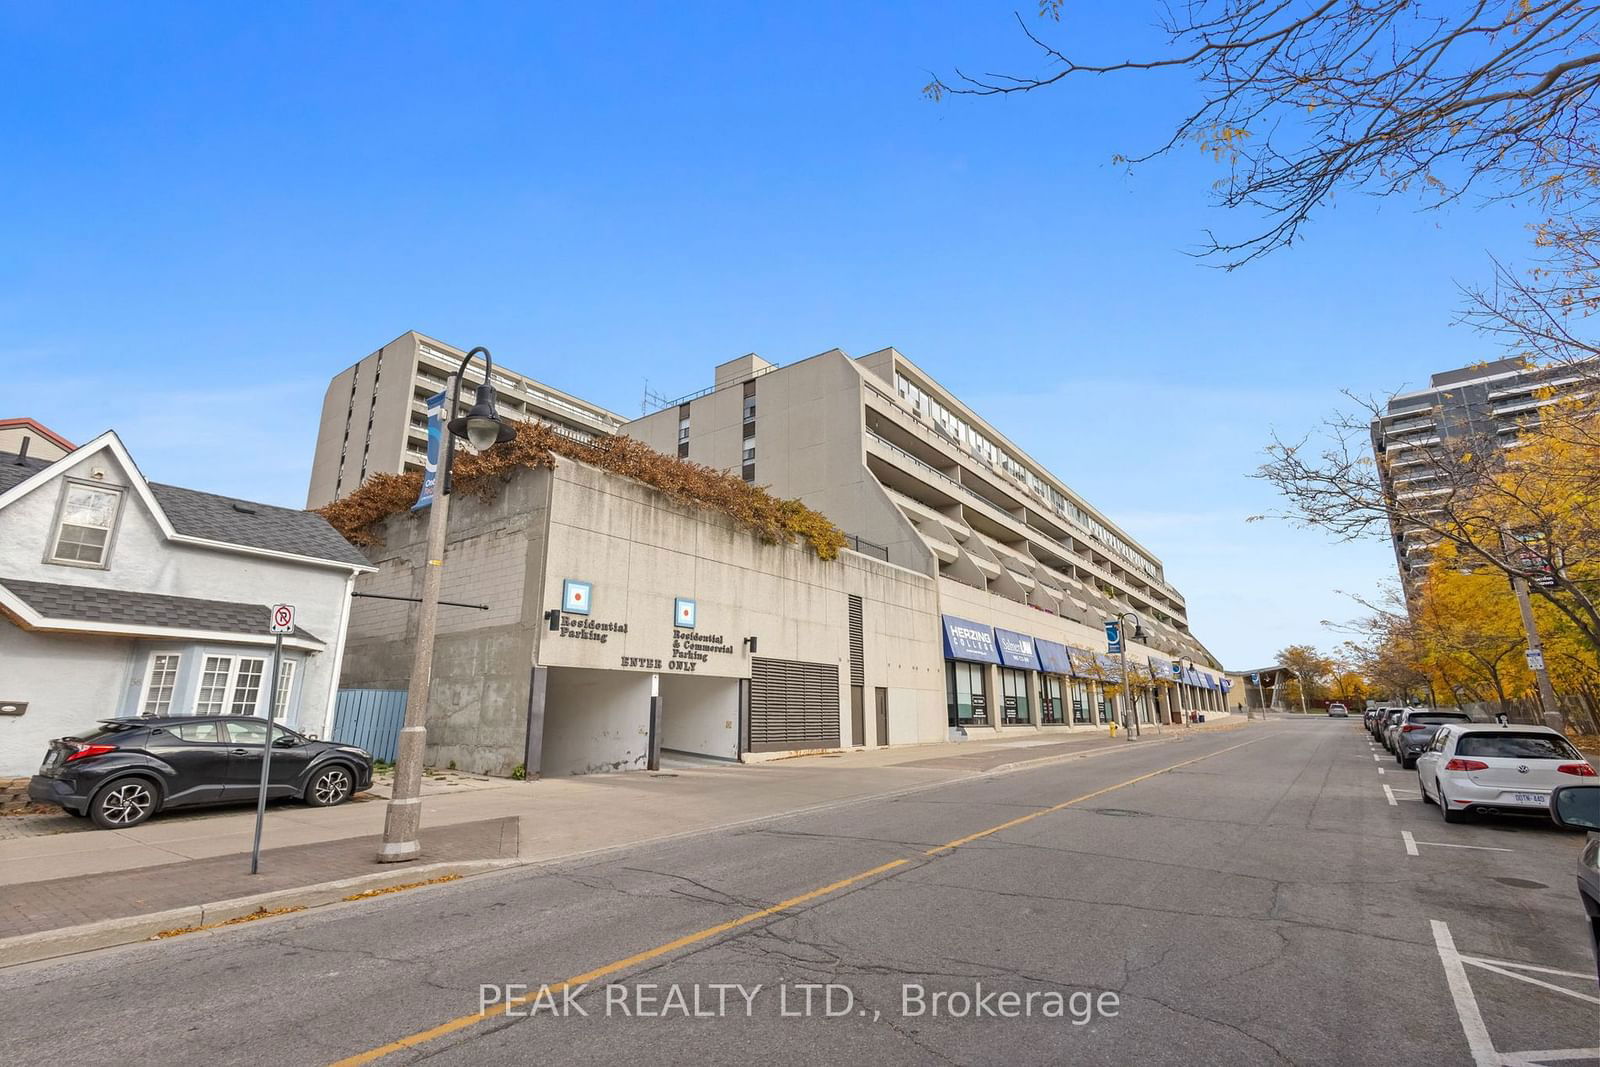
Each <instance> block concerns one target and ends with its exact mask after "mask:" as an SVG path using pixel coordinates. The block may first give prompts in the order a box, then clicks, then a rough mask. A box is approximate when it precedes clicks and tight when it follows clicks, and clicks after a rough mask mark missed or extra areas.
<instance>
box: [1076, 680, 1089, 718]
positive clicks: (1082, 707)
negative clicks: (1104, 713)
mask: <svg viewBox="0 0 1600 1067" xmlns="http://www.w3.org/2000/svg"><path fill="white" fill-rule="evenodd" d="M1072 721H1073V722H1074V723H1077V724H1080V725H1084V724H1088V723H1090V722H1092V721H1093V720H1092V719H1090V718H1089V687H1088V685H1086V684H1085V683H1083V682H1080V681H1077V680H1074V681H1073V683H1072Z"/></svg>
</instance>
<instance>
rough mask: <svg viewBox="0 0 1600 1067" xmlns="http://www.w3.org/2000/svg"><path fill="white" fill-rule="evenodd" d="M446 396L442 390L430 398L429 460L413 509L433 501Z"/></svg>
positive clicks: (425, 505)
mask: <svg viewBox="0 0 1600 1067" xmlns="http://www.w3.org/2000/svg"><path fill="white" fill-rule="evenodd" d="M444 398H445V394H444V393H443V392H442V391H441V392H438V393H435V394H433V395H432V396H430V397H429V398H428V462H427V464H426V465H425V466H424V467H423V468H422V491H421V492H420V493H418V494H417V502H416V503H415V504H412V505H411V510H412V511H421V510H422V509H423V508H425V507H427V506H428V505H430V504H432V503H433V491H434V486H435V485H436V483H437V482H438V480H439V447H440V443H441V439H442V438H443V436H444Z"/></svg>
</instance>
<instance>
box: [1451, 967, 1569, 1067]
mask: <svg viewBox="0 0 1600 1067" xmlns="http://www.w3.org/2000/svg"><path fill="white" fill-rule="evenodd" d="M1461 959H1462V961H1463V962H1465V963H1492V964H1494V965H1495V966H1496V967H1510V968H1511V969H1512V970H1514V971H1533V972H1534V973H1535V974H1559V975H1561V976H1562V977H1563V978H1582V979H1583V980H1584V981H1586V982H1587V981H1588V980H1589V975H1587V974H1585V973H1584V972H1583V971H1563V970H1561V969H1559V968H1557V967H1538V966H1535V965H1534V964H1532V963H1516V962H1514V961H1512V960H1491V959H1488V958H1487V957H1484V956H1462V957H1461ZM1523 1055H1527V1053H1523Z"/></svg>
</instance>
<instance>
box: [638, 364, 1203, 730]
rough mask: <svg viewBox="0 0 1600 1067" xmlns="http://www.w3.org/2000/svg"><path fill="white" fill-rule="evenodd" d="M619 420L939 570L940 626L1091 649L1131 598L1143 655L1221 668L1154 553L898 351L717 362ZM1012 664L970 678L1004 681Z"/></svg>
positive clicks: (894, 557) (866, 542) (660, 444)
mask: <svg viewBox="0 0 1600 1067" xmlns="http://www.w3.org/2000/svg"><path fill="white" fill-rule="evenodd" d="M625 432H626V433H628V434H630V435H632V436H634V437H637V438H639V439H640V440H642V441H644V442H645V443H646V444H649V445H651V446H652V447H654V448H657V449H659V450H661V451H665V452H667V453H669V454H673V453H675V454H676V455H678V456H680V457H683V458H687V459H690V460H693V461H695V462H698V463H703V464H706V465H708V466H712V467H716V468H719V469H722V470H727V471H733V472H738V473H740V474H742V476H743V477H744V478H745V479H746V480H747V481H755V482H759V483H761V484H763V485H765V486H768V487H769V488H770V489H771V490H772V491H773V492H774V493H776V494H778V495H779V496H785V497H798V498H800V499H801V500H803V501H805V502H806V503H807V504H809V505H811V506H812V507H814V508H816V509H817V510H819V511H821V512H822V513H824V514H826V515H827V516H829V517H830V518H831V519H833V520H834V522H835V523H837V524H838V525H839V526H840V527H841V528H842V529H844V530H845V531H846V533H848V534H850V535H851V536H852V538H853V539H854V540H853V547H855V548H856V549H857V550H858V551H862V552H867V553H872V554H877V555H879V556H881V557H882V558H884V559H886V560H888V561H890V562H892V563H896V564H899V565H901V566H905V567H910V568H913V569H915V570H919V571H922V572H924V573H927V574H930V575H933V576H935V577H936V578H937V579H938V585H939V590H940V601H941V611H945V610H949V611H950V612H951V616H949V617H947V620H946V621H947V625H948V624H949V623H950V621H951V617H954V616H955V613H958V612H959V613H960V617H957V618H955V621H956V622H957V623H959V622H960V621H961V619H963V618H972V619H978V620H982V621H991V620H992V621H993V622H994V625H995V626H996V627H1001V626H1006V627H1016V628H1018V629H1021V628H1022V627H1026V628H1027V630H1026V632H1028V633H1033V634H1036V635H1039V636H1040V637H1042V638H1043V639H1045V641H1046V642H1060V643H1063V644H1067V645H1069V646H1073V647H1076V648H1077V649H1079V650H1082V649H1083V647H1084V646H1092V644H1093V643H1094V642H1095V641H1097V640H1099V641H1103V640H1104V637H1103V635H1102V634H1101V633H1100V631H1101V627H1102V625H1103V622H1104V621H1105V620H1106V619H1109V618H1111V617H1113V616H1114V615H1116V614H1117V613H1119V612H1122V611H1127V610H1130V609H1131V610H1133V611H1135V612H1137V613H1138V615H1139V617H1140V618H1141V619H1142V620H1143V622H1144V627H1145V630H1146V631H1147V632H1148V634H1149V639H1148V641H1147V642H1145V643H1144V647H1142V648H1140V649H1139V650H1138V651H1139V652H1142V653H1148V652H1158V653H1160V654H1161V657H1162V658H1161V660H1160V662H1161V664H1162V665H1163V667H1170V666H1171V662H1170V659H1168V658H1167V657H1178V658H1188V659H1190V660H1192V661H1195V662H1199V663H1202V664H1207V665H1211V666H1216V661H1215V660H1214V659H1213V658H1212V657H1211V655H1210V654H1209V653H1208V652H1207V651H1206V649H1205V647H1204V646H1203V645H1202V644H1201V643H1200V642H1199V641H1198V640H1196V639H1195V637H1194V636H1193V635H1192V634H1191V633H1190V630H1189V618H1188V609H1187V606H1186V604H1185V601H1184V598H1183V596H1182V594H1180V593H1179V592H1178V590H1177V589H1176V588H1175V587H1174V586H1173V585H1172V584H1171V583H1170V582H1168V581H1167V579H1166V576H1165V574H1164V573H1163V570H1162V565H1161V561H1160V559H1158V558H1157V557H1156V556H1155V555H1154V554H1153V553H1151V552H1150V551H1149V550H1148V549H1147V548H1145V547H1144V546H1143V545H1141V544H1139V543H1138V541H1136V540H1135V539H1134V538H1133V537H1132V536H1131V535H1129V534H1128V533H1127V532H1126V531H1124V530H1122V529H1120V528H1118V527H1117V525H1116V524H1115V523H1114V522H1112V521H1111V520H1110V519H1109V518H1108V517H1106V516H1105V515H1104V514H1103V513H1102V512H1100V511H1098V510H1096V509H1095V508H1094V507H1093V506H1092V505H1090V504H1089V503H1088V502H1087V501H1086V500H1084V499H1083V498H1082V497H1081V496H1079V495H1078V494H1077V493H1075V492H1074V491H1073V490H1072V489H1071V488H1070V487H1069V486H1067V484H1066V483H1065V482H1063V481H1062V480H1061V479H1059V478H1057V477H1056V476H1055V475H1054V474H1052V473H1051V472H1050V471H1048V470H1046V469H1045V467H1044V466H1043V465H1042V464H1040V463H1038V462H1037V461H1035V460H1034V459H1032V458H1031V457H1030V456H1029V455H1028V454H1027V453H1026V452H1024V451H1023V450H1022V449H1021V448H1019V447H1017V446H1016V445H1015V444H1013V443H1012V442H1011V441H1009V440H1008V439H1007V438H1006V436H1005V435H1004V434H1002V433H1001V432H1000V431H999V430H997V429H995V428H994V427H993V426H992V425H990V424H989V423H988V422H987V421H985V420H984V419H983V418H982V417H981V416H979V415H978V414H977V413H976V412H974V411H972V410H971V409H970V408H968V407H967V406H966V405H965V404H964V403H962V402H961V401H960V400H959V399H958V398H956V397H955V396H953V395H952V394H951V393H950V392H949V391H948V390H946V389H944V388H943V387H941V386H940V385H939V384H938V383H937V382H935V381H934V380H933V378H932V377H931V376H930V375H929V374H927V373H926V372H925V371H923V370H921V369H920V368H919V367H917V366H916V365H915V364H914V363H912V362H911V361H910V360H908V359H907V358H906V357H905V356H903V355H901V354H900V353H899V352H897V351H895V350H894V349H892V348H886V349H882V350H881V351H878V352H873V353H871V354H870V355H866V356H862V357H860V358H859V359H852V358H851V357H849V356H847V355H846V354H845V353H843V352H840V351H838V350H837V349H835V350H833V351H829V352H824V353H822V354H821V355H818V356H813V357H811V358H809V359H806V360H802V361H800V362H798V363H794V364H791V365H789V366H784V367H778V366H775V365H773V364H772V363H769V362H768V361H766V360H764V359H762V358H761V357H759V356H755V355H747V356H743V357H741V358H739V359H736V360H732V361H729V362H727V363H724V364H722V365H720V366H718V367H717V368H716V374H715V379H714V382H713V384H712V386H711V387H710V388H709V389H706V390H702V391H701V392H699V393H696V394H692V395H690V396H687V397H684V398H682V399H681V400H678V401H676V402H673V403H671V404H669V405H668V406H667V407H665V408H663V409H662V410H660V411H657V412H655V413H653V414H650V415H647V416H645V417H643V418H640V419H637V420H635V421H633V422H630V423H629V424H628V425H627V427H626V428H625ZM1052 617H1053V619H1054V621H1053V622H1052V621H1050V620H1051V619H1052ZM1009 632H1010V631H999V630H997V633H1009ZM948 644H949V642H948V639H947V645H948ZM1003 651H1004V649H1002V652H1003ZM947 658H948V659H951V660H959V659H960V658H961V657H960V654H959V652H956V653H952V654H950V655H948V656H947ZM1147 658H1148V659H1149V661H1150V662H1151V664H1152V666H1155V664H1156V662H1157V657H1155V656H1146V655H1142V654H1137V653H1136V654H1135V655H1134V656H1133V657H1132V659H1131V661H1132V662H1137V663H1139V664H1140V666H1141V668H1142V667H1143V664H1144V662H1145V661H1146V659H1147ZM990 662H993V661H990ZM958 667H959V665H958V664H954V663H953V664H952V670H955V671H957V673H959V672H960V670H965V669H966V668H964V667H959V670H958ZM1006 674H1007V672H1006V670H1004V669H1002V670H1001V671H1000V672H999V675H1000V677H999V679H998V682H999V684H998V685H996V684H995V679H993V678H988V679H985V678H975V679H973V681H972V684H974V685H981V686H984V687H985V688H987V690H988V692H989V693H990V694H995V693H998V692H1006V690H1005V688H1004V687H1005V685H1006ZM1191 674H1192V672H1188V673H1183V672H1180V673H1179V674H1178V675H1177V676H1178V677H1179V678H1188V677H1190V675H1191ZM1190 684H1194V683H1190ZM952 685H958V683H956V682H952ZM1181 689H1182V687H1181V686H1180V691H1181ZM955 692H956V690H955V689H952V693H955ZM963 692H965V690H963ZM1195 695H1196V696H1198V694H1195ZM1007 697H1008V699H1009V697H1010V694H1009V693H1007ZM991 699H992V698H991ZM1034 699H1043V700H1046V701H1048V700H1049V699H1051V698H1050V697H1049V696H1047V695H1044V694H1042V693H1036V694H1034ZM1208 699H1209V698H1208ZM960 703H961V701H960V699H959V698H958V696H952V697H951V706H952V708H954V707H956V706H957V705H958V704H960ZM1213 703H1215V701H1213ZM999 705H1000V701H999V700H993V704H992V706H996V707H998V706H999ZM1036 706H1037V705H1036ZM1196 706H1203V705H1201V704H1200V703H1199V702H1198V701H1197V702H1196V703H1193V704H1190V703H1186V704H1184V705H1183V707H1196ZM955 714H956V713H955V712H954V711H952V716H953V722H954V721H955V720H954V716H955ZM1077 721H1087V720H1077ZM963 722H964V720H963Z"/></svg>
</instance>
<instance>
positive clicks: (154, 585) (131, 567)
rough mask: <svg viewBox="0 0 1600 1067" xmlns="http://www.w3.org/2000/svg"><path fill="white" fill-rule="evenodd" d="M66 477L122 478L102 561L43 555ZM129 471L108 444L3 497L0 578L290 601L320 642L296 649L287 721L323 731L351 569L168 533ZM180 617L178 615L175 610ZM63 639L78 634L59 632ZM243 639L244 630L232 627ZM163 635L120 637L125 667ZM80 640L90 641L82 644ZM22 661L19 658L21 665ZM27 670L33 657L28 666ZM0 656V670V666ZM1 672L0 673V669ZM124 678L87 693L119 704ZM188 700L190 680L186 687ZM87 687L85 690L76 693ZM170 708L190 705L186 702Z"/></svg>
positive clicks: (267, 643) (264, 641)
mask: <svg viewBox="0 0 1600 1067" xmlns="http://www.w3.org/2000/svg"><path fill="white" fill-rule="evenodd" d="M64 477H72V478H78V479H81V480H84V481H93V482H96V483H97V484H101V485H109V486H117V487H120V488H123V489H124V490H125V491H124V493H123V499H122V506H121V512H120V514H119V517H118V522H117V527H116V530H115V531H114V536H113V541H112V544H111V551H110V554H109V556H108V559H107V565H106V566H105V567H104V568H95V567H75V566H66V565H62V564H57V563H48V562H46V561H45V558H46V556H47V555H48V554H49V548H50V539H51V537H52V535H53V532H54V526H55V516H56V509H57V506H58V504H59V501H60V499H61V493H62V488H63V482H62V478H64ZM131 486H132V477H131V476H130V474H129V472H128V471H126V470H125V469H123V467H122V465H121V464H120V463H119V462H118V460H117V458H116V457H115V455H113V454H112V453H111V452H109V451H101V452H97V453H95V454H94V455H91V456H88V457H85V458H83V459H81V460H79V461H78V462H76V463H74V464H72V465H71V466H70V467H68V468H67V469H66V470H65V471H61V472H57V473H56V474H55V476H53V477H52V478H50V479H49V480H47V481H45V482H44V483H43V484H41V485H40V486H39V487H38V488H36V489H34V490H33V491H31V492H29V493H27V494H25V495H24V496H22V497H21V498H20V499H18V500H16V501H14V502H13V503H11V504H10V505H8V506H7V507H5V508H3V509H0V580H3V579H5V578H21V579H26V580H29V581H35V582H49V583H53V584H58V585H73V586H80V587H82V586H87V587H90V588H99V589H119V590H126V591H130V592H143V593H160V594H165V595H169V596H182V597H197V598H203V599H207V600H227V601H235V602H240V603H250V604H262V605H267V604H274V603H289V604H294V605H295V607H296V609H297V611H298V623H299V626H300V627H302V628H303V629H304V630H306V631H308V632H310V633H311V634H313V635H314V636H315V637H316V638H317V639H318V640H320V641H321V642H323V645H322V648H321V649H320V650H318V651H316V652H307V653H300V656H301V658H302V660H303V662H302V664H301V666H300V668H299V669H298V671H297V675H298V677H297V680H296V687H297V690H298V695H299V703H298V704H297V705H296V706H295V711H296V713H295V714H294V715H293V716H292V718H291V721H292V722H293V723H294V724H295V725H297V726H300V727H301V728H304V729H308V730H312V731H313V732H321V731H323V729H324V727H325V723H326V719H327V711H328V695H329V691H330V688H331V686H332V684H333V682H334V671H335V666H334V660H335V658H336V656H335V652H336V649H337V644H338V640H339V635H340V627H341V620H342V613H343V612H344V611H345V608H346V605H347V603H348V598H347V596H346V588H347V584H346V583H347V579H348V577H349V573H350V572H349V571H348V570H344V569H340V568H337V567H326V566H315V565H308V564H302V563H295V562H292V561H287V560H277V559H270V558H265V557H260V556H252V555H248V554H245V553H240V552H232V551H228V550H223V549H210V548H202V547H198V546H191V545H181V544H176V543H174V542H171V541H169V540H167V538H166V536H165V535H164V534H163V532H162V530H161V527H160V526H159V525H158V523H157V522H156V519H155V516H154V515H153V514H152V513H151V512H150V511H149V509H148V508H147V507H146V506H145V504H144V501H143V500H142V499H141V498H140V496H139V494H138V493H137V492H135V491H133V489H132V488H131ZM172 625H173V626H176V627H182V626H184V625H185V620H182V619H174V620H172ZM61 640H74V641H77V640H84V639H81V638H78V637H75V636H74V637H71V638H68V637H67V636H66V635H62V636H61ZM240 640H241V641H245V640H247V638H246V637H245V635H240ZM157 644H170V643H166V642H128V643H126V644H125V646H124V648H125V654H124V660H123V668H124V670H125V671H126V670H131V669H132V668H133V667H134V666H136V664H134V663H133V662H132V660H135V659H136V660H138V661H139V662H143V657H144V654H145V652H147V651H148V650H149V648H151V647H155V645H157ZM252 645H253V647H254V648H258V649H268V650H270V647H271V639H270V636H269V635H268V634H266V633H262V634H260V635H259V638H258V639H257V640H256V641H255V642H252ZM85 647H88V646H87V645H86V646H85ZM195 658H196V657H195V656H194V655H192V654H188V655H185V662H184V664H183V669H184V672H185V681H186V682H190V681H191V680H192V679H193V678H194V677H195V674H194V671H195V668H196V667H197V664H196V663H195V662H194V661H195ZM19 669H21V668H19ZM28 669H29V670H30V671H31V669H32V668H31V667H30V668H28ZM3 670H4V668H3V665H0V672H3ZM0 679H3V673H0ZM121 691H122V684H121V682H120V681H119V683H118V685H117V686H116V687H114V689H113V690H108V691H105V692H104V693H99V692H98V691H97V692H96V694H94V696H95V700H94V701H93V702H94V703H96V704H98V705H99V706H103V707H106V708H107V709H108V710H107V711H106V712H105V714H111V711H110V710H109V709H110V708H113V707H116V706H119V704H120V701H119V697H120V696H121V695H122V693H121ZM184 693H185V695H186V696H187V699H188V701H189V702H190V703H191V704H192V701H193V697H194V689H193V686H192V684H189V685H188V686H187V688H186V689H185V690H184ZM90 696H91V694H90V693H88V692H87V691H86V692H85V693H84V694H83V698H84V699H85V700H88V699H89V697H90ZM175 710H185V711H186V710H189V708H188V707H183V708H181V709H180V708H176V707H175Z"/></svg>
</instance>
